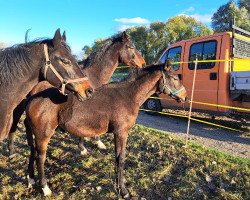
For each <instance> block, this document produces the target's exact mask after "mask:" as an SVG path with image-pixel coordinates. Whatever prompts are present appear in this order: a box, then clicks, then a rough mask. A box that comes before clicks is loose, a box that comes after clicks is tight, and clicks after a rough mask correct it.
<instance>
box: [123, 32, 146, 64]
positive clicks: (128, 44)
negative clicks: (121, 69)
mask: <svg viewBox="0 0 250 200" xmlns="http://www.w3.org/2000/svg"><path fill="white" fill-rule="evenodd" d="M119 39H120V42H121V44H122V48H121V49H120V51H119V58H120V61H121V62H123V63H124V64H125V65H128V66H135V67H139V68H141V67H143V66H144V65H145V64H146V62H145V60H144V58H143V57H142V55H141V54H140V52H139V51H138V50H137V49H136V48H135V46H134V44H133V43H132V41H131V39H130V37H129V36H128V34H127V33H126V32H125V31H124V32H123V33H122V34H121V36H120V38H119Z"/></svg>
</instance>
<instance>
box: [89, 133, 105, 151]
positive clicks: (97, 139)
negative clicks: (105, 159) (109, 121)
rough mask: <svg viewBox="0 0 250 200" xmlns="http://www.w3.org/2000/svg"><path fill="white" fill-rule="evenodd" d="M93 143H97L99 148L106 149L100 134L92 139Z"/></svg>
mask: <svg viewBox="0 0 250 200" xmlns="http://www.w3.org/2000/svg"><path fill="white" fill-rule="evenodd" d="M92 141H93V143H94V144H96V145H97V148H98V149H103V150H106V149H107V147H106V145H105V144H104V143H103V142H102V141H101V138H100V137H99V136H96V137H94V138H93V139H92Z"/></svg>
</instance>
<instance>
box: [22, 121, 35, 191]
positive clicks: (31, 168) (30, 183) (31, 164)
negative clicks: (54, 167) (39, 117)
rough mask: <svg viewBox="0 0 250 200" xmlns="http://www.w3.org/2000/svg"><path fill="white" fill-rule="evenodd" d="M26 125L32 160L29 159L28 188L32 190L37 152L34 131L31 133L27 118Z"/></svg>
mask: <svg viewBox="0 0 250 200" xmlns="http://www.w3.org/2000/svg"><path fill="white" fill-rule="evenodd" d="M24 125H25V128H26V137H27V142H28V145H29V146H30V158H29V165H28V175H27V178H28V188H32V187H33V185H34V184H35V180H34V177H35V175H34V162H35V158H36V151H35V147H34V140H33V136H32V131H31V128H30V126H29V123H28V120H27V118H25V120H24Z"/></svg>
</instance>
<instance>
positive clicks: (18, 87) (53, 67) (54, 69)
mask: <svg viewBox="0 0 250 200" xmlns="http://www.w3.org/2000/svg"><path fill="white" fill-rule="evenodd" d="M45 79H46V80H47V81H49V83H50V84H52V85H53V86H55V87H57V88H60V90H61V92H62V93H68V92H69V91H71V92H74V93H76V94H77V96H78V98H79V99H82V100H83V99H86V98H87V97H88V96H89V92H90V91H91V90H90V89H91V88H90V85H89V82H88V80H87V78H86V77H84V75H83V73H82V72H81V70H80V68H79V65H78V64H77V61H76V59H75V58H74V56H73V55H72V54H71V51H70V48H69V46H68V45H67V44H66V35H65V32H64V34H63V35H62V36H61V34H60V29H57V30H56V32H55V35H54V38H53V39H44V40H37V41H34V42H29V43H25V44H20V45H16V46H13V47H9V48H5V49H1V50H0V94H1V98H0V111H1V112H0V142H1V141H3V140H4V139H5V138H7V137H8V134H9V132H10V129H11V126H12V122H13V111H14V109H15V108H16V107H17V106H18V105H19V104H20V103H21V102H22V101H23V100H24V99H25V97H26V96H27V94H28V93H29V92H30V91H31V90H32V88H33V87H34V86H35V85H36V84H37V83H38V82H39V81H41V80H45ZM91 93H92V91H91Z"/></svg>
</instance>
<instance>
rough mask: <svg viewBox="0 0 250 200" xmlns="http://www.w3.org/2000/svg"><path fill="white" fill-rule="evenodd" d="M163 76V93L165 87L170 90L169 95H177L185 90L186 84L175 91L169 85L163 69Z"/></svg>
mask: <svg viewBox="0 0 250 200" xmlns="http://www.w3.org/2000/svg"><path fill="white" fill-rule="evenodd" d="M161 73H162V77H163V86H162V93H163V92H164V91H165V89H168V91H169V92H170V94H169V96H171V97H172V96H175V95H176V94H178V93H180V92H181V91H182V90H184V89H185V88H184V86H181V87H180V88H179V89H178V90H175V91H173V90H172V89H171V88H170V87H168V86H167V84H166V83H167V81H166V76H165V74H164V71H163V69H162V70H161Z"/></svg>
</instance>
